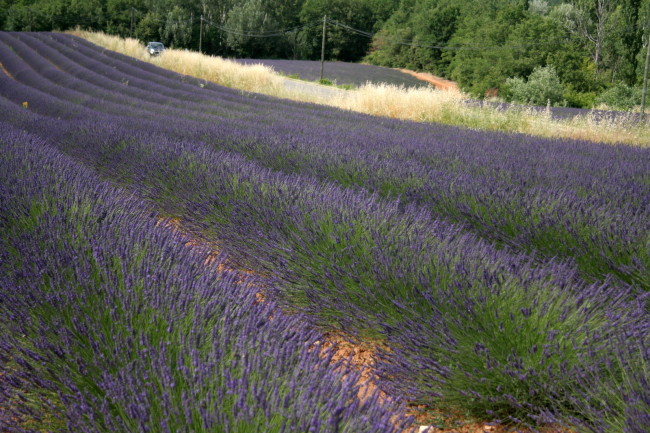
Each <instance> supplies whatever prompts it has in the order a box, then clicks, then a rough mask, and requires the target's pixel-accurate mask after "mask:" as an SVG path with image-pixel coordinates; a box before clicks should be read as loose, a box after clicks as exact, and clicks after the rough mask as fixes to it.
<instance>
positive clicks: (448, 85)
mask: <svg viewBox="0 0 650 433" xmlns="http://www.w3.org/2000/svg"><path fill="white" fill-rule="evenodd" d="M397 70H398V71H400V72H404V73H405V74H409V75H412V76H414V77H415V78H417V79H418V80H422V81H426V82H427V83H431V84H433V85H434V86H435V87H436V89H438V90H449V91H453V92H458V84H456V82H454V81H450V80H447V79H445V78H442V77H436V76H435V75H433V74H430V73H428V72H415V71H411V70H410V69H397Z"/></svg>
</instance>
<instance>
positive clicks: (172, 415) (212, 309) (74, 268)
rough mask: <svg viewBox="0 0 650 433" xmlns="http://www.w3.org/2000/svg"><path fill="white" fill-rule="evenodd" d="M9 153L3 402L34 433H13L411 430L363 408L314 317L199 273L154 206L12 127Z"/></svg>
mask: <svg viewBox="0 0 650 433" xmlns="http://www.w3.org/2000/svg"><path fill="white" fill-rule="evenodd" d="M0 149H2V156H1V157H0V186H2V187H1V188H0V203H2V205H0V206H1V210H2V213H1V215H2V216H3V218H2V220H0V240H1V244H0V245H2V248H0V258H1V259H2V260H1V261H0V263H1V264H0V267H1V269H2V273H1V275H2V278H1V279H0V288H2V290H1V292H0V293H1V294H2V298H1V302H0V311H1V312H2V314H0V317H2V320H0V329H2V332H3V335H4V336H6V338H5V339H4V340H3V343H2V347H3V351H2V360H3V363H2V365H1V366H0V372H1V373H2V380H0V395H3V396H8V395H13V396H14V399H15V401H14V402H13V403H12V404H11V405H10V406H9V408H10V410H11V411H13V415H16V416H17V417H18V418H21V417H22V418H25V417H27V418H28V419H29V420H30V422H31V424H29V423H27V421H24V422H23V423H22V424H19V425H12V424H9V423H7V422H5V420H4V419H0V423H4V424H3V425H2V428H3V431H27V430H29V425H34V422H35V420H39V419H41V418H42V417H43V415H44V414H48V413H50V414H51V417H52V418H53V419H56V417H57V416H58V417H61V418H63V419H64V420H65V428H64V427H63V426H61V427H60V428H61V430H64V429H65V430H66V431H75V432H136V431H139V432H153V431H157V432H171V431H174V432H178V431H187V432H190V431H228V432H244V431H246V432H250V431H269V432H284V431H314V432H350V433H352V432H398V431H402V430H404V429H406V428H407V427H408V426H409V424H410V420H409V419H407V418H405V417H404V416H403V415H402V416H400V415H399V414H400V407H399V406H398V405H397V404H396V403H394V402H391V401H390V400H388V401H384V402H382V401H379V400H378V395H377V393H376V392H375V393H373V394H370V395H369V396H368V399H367V400H365V401H363V402H360V401H359V400H358V399H357V391H358V386H359V385H358V383H357V382H358V380H359V373H358V372H354V371H351V370H349V368H348V366H347V365H345V364H343V363H341V362H338V363H332V361H331V356H332V353H331V352H330V353H329V354H328V353H327V352H320V351H319V349H318V341H319V340H320V341H322V339H323V336H322V335H321V334H319V333H318V332H316V331H315V330H313V329H309V328H306V327H305V326H304V317H302V316H301V315H298V314H294V315H286V314H283V313H282V312H281V311H279V310H278V309H277V308H275V306H274V305H273V303H272V302H268V303H260V302H258V301H257V300H256V293H257V292H258V291H259V290H260V288H259V286H258V282H256V281H255V279H254V278H252V277H250V276H246V277H245V279H246V281H245V282H241V280H242V275H239V274H237V273H236V272H234V271H232V272H224V271H219V270H218V268H219V262H218V261H217V262H215V263H212V264H205V265H202V263H203V261H204V259H205V257H206V255H207V253H208V251H204V250H201V249H200V248H199V249H197V248H194V249H193V250H189V249H188V248H187V247H185V246H184V244H185V243H186V242H187V239H186V238H184V237H183V236H182V235H180V234H179V233H176V232H172V231H170V230H166V229H163V228H161V227H157V224H158V223H157V221H156V219H155V218H153V217H152V215H151V211H150V210H149V208H148V206H146V205H145V204H144V203H142V202H140V201H138V200H136V199H134V198H131V197H129V196H128V195H127V194H125V192H124V191H120V190H116V189H115V188H113V187H111V186H109V185H107V184H105V183H102V182H100V181H99V180H98V179H97V177H96V175H94V174H93V173H91V172H89V171H88V170H87V169H86V168H84V167H82V166H79V165H78V163H75V162H74V161H72V160H70V159H69V158H66V157H64V156H62V155H61V154H59V153H57V152H55V151H53V150H52V149H50V148H49V147H48V146H47V145H46V144H45V143H44V142H43V141H42V140H40V139H38V138H37V137H34V136H32V135H29V134H26V133H22V132H19V131H17V130H15V129H13V128H11V127H7V125H5V124H2V123H0ZM34 167H38V169H37V170H34ZM3 406H4V405H3ZM54 424H55V425H56V422H55V423H54ZM44 428H48V429H51V428H52V425H49V426H48V425H45V426H44Z"/></svg>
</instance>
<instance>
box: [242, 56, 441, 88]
mask: <svg viewBox="0 0 650 433" xmlns="http://www.w3.org/2000/svg"><path fill="white" fill-rule="evenodd" d="M235 61H236V62H238V63H241V64H243V65H258V64H262V65H265V66H269V67H271V68H273V70H275V71H277V72H280V73H282V74H285V75H290V76H291V75H296V76H298V77H299V78H300V79H302V80H310V81H318V80H319V79H320V77H321V74H320V72H321V62H319V61H316V60H284V59H235ZM323 69H324V78H326V79H328V80H330V81H333V82H335V83H336V84H338V85H346V84H348V85H353V86H355V87H358V86H363V85H364V84H367V83H372V84H392V85H395V86H402V87H406V88H409V87H427V86H429V83H427V82H426V81H422V80H418V79H417V78H415V77H413V76H411V75H409V74H406V73H404V72H400V71H398V70H396V69H392V68H386V67H383V66H375V65H365V64H359V63H346V62H325V63H324V67H323Z"/></svg>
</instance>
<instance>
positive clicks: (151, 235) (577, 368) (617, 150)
mask: <svg viewBox="0 0 650 433" xmlns="http://www.w3.org/2000/svg"><path fill="white" fill-rule="evenodd" d="M0 62H1V63H2V66H3V71H4V72H3V73H0V113H2V116H1V117H0V268H2V273H1V274H0V330H2V333H3V335H6V336H8V337H7V338H6V339H4V340H3V341H2V342H0V344H1V345H2V350H1V351H0V374H1V376H0V398H2V400H0V426H2V427H3V428H6V429H8V430H9V431H25V430H26V429H27V428H28V427H26V426H29V425H32V427H29V428H33V429H35V430H38V429H39V428H46V429H49V430H54V431H84V432H85V431H88V432H95V431H97V432H116V431H124V432H133V431H138V432H149V431H155V432H158V431H160V432H166V431H182V432H185V431H187V432H191V431H224V432H230V431H233V432H240V431H241V432H244V431H269V432H276V431H277V432H282V431H299V432H306V431H310V432H311V431H313V432H365V431H367V432H393V431H395V432H398V431H408V429H409V426H410V425H411V424H410V423H411V422H412V421H411V419H410V418H409V417H407V416H405V415H404V414H403V411H404V408H403V405H402V404H403V403H400V401H401V402H409V403H413V404H421V405H425V406H428V407H431V408H446V409H450V410H455V411H462V412H464V413H467V414H468V415H471V416H473V417H477V418H479V419H483V420H486V421H493V422H495V423H500V424H505V425H514V426H519V427H525V426H527V427H529V428H533V429H538V428H549V426H551V428H561V427H563V426H569V427H571V428H573V429H574V430H575V431H593V432H601V431H602V432H645V431H646V427H647V426H648V425H650V414H649V413H650V393H649V391H648V390H649V389H650V386H649V379H650V377H649V372H650V363H649V357H650V346H649V345H648V335H649V334H648V328H649V326H648V325H649V320H648V319H649V317H648V305H649V304H648V292H649V290H650V170H649V168H650V150H649V149H642V148H634V147H628V146H624V145H619V146H610V145H601V144H595V143H587V142H578V141H561V140H548V139H541V138H534V137H530V136H525V135H516V134H501V133H488V132H479V131H472V130H465V129H460V128H454V127H449V126H442V125H436V124H421V123H411V122H404V121H397V120H391V119H385V118H374V117H370V116H365V115H360V114H353V113H350V112H344V111H338V110H334V109H329V108H325V107H322V106H317V105H309V104H300V103H292V102H289V101H285V100H276V99H273V98H270V97H265V96H262V95H258V94H242V93H241V92H237V91H234V90H230V89H227V88H223V87H219V86H217V85H213V84H210V83H205V82H203V81H201V80H197V79H193V78H191V77H187V76H181V75H178V74H176V73H172V72H169V71H165V70H162V69H159V68H156V67H155V66H153V65H150V64H144V63H141V62H139V61H137V60H134V59H131V58H128V57H125V56H122V55H119V54H116V53H113V52H110V51H106V50H103V49H100V48H98V47H96V46H94V45H92V44H90V43H88V42H85V41H84V40H82V39H79V38H76V37H73V36H70V35H63V34H50V33H0ZM171 218H173V219H175V220H180V221H182V223H183V226H184V227H185V228H186V229H187V230H188V231H190V232H191V233H193V234H194V235H195V236H197V237H202V238H205V239H208V240H209V241H210V242H213V243H215V244H217V245H219V246H220V248H221V250H222V255H223V259H222V260H226V259H227V262H228V263H229V267H233V266H234V267H235V268H246V269H252V270H255V271H256V273H255V275H256V276H255V277H251V276H246V277H245V278H244V277H242V276H241V275H239V274H238V272H239V271H236V270H230V271H224V270H223V267H220V266H219V264H218V263H215V264H214V265H211V266H208V267H207V268H206V267H205V266H201V263H202V262H203V260H204V259H203V257H205V254H207V252H206V251H194V250H188V249H187V248H186V247H185V243H186V242H187V239H186V238H184V237H183V236H185V235H182V234H179V233H177V232H174V231H171V230H168V229H165V228H164V227H161V225H160V224H159V220H160V219H162V220H166V219H171ZM202 254H203V255H202ZM261 290H263V292H264V294H265V299H267V302H264V303H259V302H255V300H256V294H257V293H259V292H260V291H261ZM328 330H336V331H337V332H342V333H345V334H347V335H350V336H351V337H352V338H356V339H358V340H363V341H365V342H376V343H377V344H378V349H377V356H378V359H377V364H376V373H377V378H376V381H377V385H378V386H379V388H380V389H381V390H382V391H384V392H386V393H387V395H389V396H391V397H392V398H389V399H383V398H379V397H378V394H377V395H374V396H371V397H370V398H369V399H366V400H364V401H359V400H358V399H357V397H356V394H357V391H358V386H359V385H358V383H357V377H355V375H358V373H357V372H354V371H351V370H350V368H351V367H349V366H347V365H335V364H332V363H331V362H329V361H330V360H329V359H328V358H331V354H329V355H328V354H325V355H321V354H319V353H318V352H317V351H315V350H313V345H314V342H316V341H320V340H321V339H322V337H323V335H322V333H323V332H324V331H328ZM3 412H4V413H5V415H3ZM44 414H48V416H47V417H46V416H44ZM34 419H36V420H39V419H40V421H38V422H37V423H36V424H37V425H36V426H34V422H36V421H34ZM12 420H13V421H12ZM30 423H31V424H30ZM39 423H40V424H39ZM48 423H49V424H48ZM3 424H5V425H3ZM43 425H44V427H43Z"/></svg>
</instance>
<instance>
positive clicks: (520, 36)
mask: <svg viewBox="0 0 650 433" xmlns="http://www.w3.org/2000/svg"><path fill="white" fill-rule="evenodd" d="M325 15H327V17H328V30H327V31H328V37H327V44H326V53H325V55H326V58H327V59H336V60H342V61H361V60H365V61H367V62H370V63H375V64H378V65H383V66H390V67H406V68H410V69H416V70H423V71H428V72H432V73H434V74H437V75H441V76H444V77H448V78H451V79H453V80H455V81H458V82H459V84H460V85H461V87H462V88H463V89H464V90H466V91H468V92H470V93H472V94H474V95H475V96H484V95H486V94H488V95H490V94H499V95H500V96H503V97H505V98H506V99H514V100H520V101H522V102H534V103H545V101H550V102H552V103H555V104H562V103H566V104H568V105H573V106H592V105H593V104H595V103H598V102H607V103H608V104H609V105H612V106H617V105H618V106H620V107H621V108H624V106H625V107H629V106H631V105H634V103H635V100H636V99H638V98H639V97H640V96H639V95H640V92H639V91H638V87H639V86H640V84H641V81H642V78H643V66H644V63H645V47H646V45H645V44H646V43H647V40H648V35H650V28H649V27H650V0H570V1H561V0H238V1H235V0H182V1H181V0H0V25H1V26H2V28H3V29H5V30H35V31H37V30H63V29H67V28H70V27H74V26H81V27H84V28H90V29H97V30H103V31H105V32H108V33H113V34H119V35H122V36H133V37H137V38H139V39H141V40H142V41H150V40H160V41H162V42H163V43H165V44H166V45H168V46H174V47H179V48H190V49H198V48H199V40H201V48H202V50H203V51H204V52H207V53H210V54H218V55H222V56H237V57H253V58H262V57H267V58H268V57H280V58H294V59H295V58H300V59H317V58H320V50H321V34H322V21H323V16H325ZM201 24H203V25H201ZM341 24H343V25H341ZM549 87H550V88H549ZM533 88H535V89H543V88H549V92H547V94H545V93H544V92H541V93H540V92H538V91H534V92H533V91H532V90H531V89H533ZM532 94H535V95H537V96H535V97H534V98H533V97H531V96H530V95H532Z"/></svg>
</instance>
